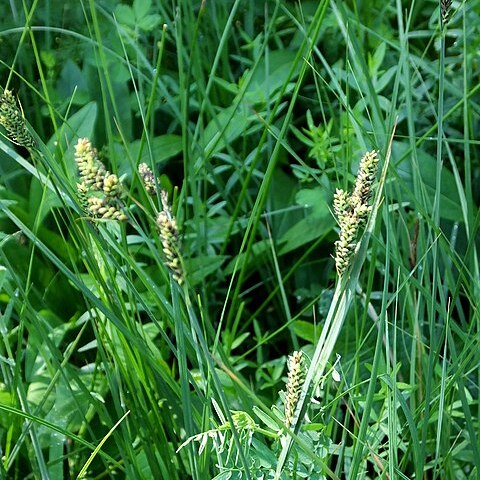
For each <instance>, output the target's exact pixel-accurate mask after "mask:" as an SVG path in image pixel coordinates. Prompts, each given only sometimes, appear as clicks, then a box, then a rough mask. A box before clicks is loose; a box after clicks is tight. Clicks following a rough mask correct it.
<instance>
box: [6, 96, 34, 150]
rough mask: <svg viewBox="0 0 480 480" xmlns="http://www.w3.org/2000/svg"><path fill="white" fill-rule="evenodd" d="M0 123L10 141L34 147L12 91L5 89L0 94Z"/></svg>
mask: <svg viewBox="0 0 480 480" xmlns="http://www.w3.org/2000/svg"><path fill="white" fill-rule="evenodd" d="M0 125H2V126H3V128H5V130H6V131H7V136H8V138H9V140H10V141H11V142H13V143H15V144H17V145H20V146H22V147H25V148H28V149H33V148H35V147H36V145H37V144H36V142H35V140H34V138H33V136H32V134H31V133H30V132H29V131H28V128H27V123H26V121H25V117H24V116H23V112H22V110H21V108H20V107H19V104H17V100H16V99H15V97H14V95H13V93H12V92H11V91H10V90H7V89H5V90H4V91H3V94H2V95H1V96H0Z"/></svg>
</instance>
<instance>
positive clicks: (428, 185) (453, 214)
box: [391, 143, 464, 222]
mask: <svg viewBox="0 0 480 480" xmlns="http://www.w3.org/2000/svg"><path fill="white" fill-rule="evenodd" d="M407 148H408V147H407V146H406V145H405V144H400V143H397V144H396V145H395V148H394V151H395V152H396V153H397V158H400V157H401V156H402V153H403V152H404V151H405V150H406V149H407ZM417 160H418V165H419V171H418V172H416V175H420V178H421V179H422V182H423V185H424V188H425V191H426V193H427V195H428V204H427V205H423V207H424V208H425V209H426V210H427V213H431V211H432V210H431V209H432V206H433V203H434V198H435V193H436V185H435V181H436V180H435V177H436V173H435V171H436V160H435V158H433V157H432V156H431V155H429V154H428V153H425V152H422V151H421V150H418V151H417ZM412 168H413V164H412V157H411V155H408V156H407V157H406V158H405V159H404V160H403V161H402V162H401V163H400V164H398V165H397V173H398V175H399V176H400V178H401V179H402V180H403V182H405V184H406V187H407V188H402V185H399V189H397V188H392V189H391V191H392V196H393V198H394V199H396V200H398V201H402V202H405V201H409V202H410V204H411V206H412V207H413V208H415V205H416V202H418V199H417V198H414V185H413V175H414V174H413V172H412ZM440 188H441V192H440V217H441V218H443V219H445V220H452V221H460V222H461V221H463V220H464V218H463V213H462V208H461V205H460V197H459V195H458V190H457V186H456V183H455V177H454V176H453V173H452V172H450V170H448V164H444V166H443V168H442V176H441V187H440Z"/></svg>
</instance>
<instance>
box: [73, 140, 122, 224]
mask: <svg viewBox="0 0 480 480" xmlns="http://www.w3.org/2000/svg"><path fill="white" fill-rule="evenodd" d="M75 162H76V163H77V166H78V171H79V173H80V177H81V181H80V183H77V194H78V198H79V200H80V202H81V204H82V207H83V208H84V210H85V212H86V213H87V214H88V215H90V216H92V217H94V218H101V219H104V220H118V221H120V222H124V221H126V220H128V217H127V216H126V215H125V214H124V213H123V212H122V210H121V207H122V202H121V199H120V197H121V194H122V184H121V181H120V179H119V178H118V177H117V175H115V174H113V173H110V172H108V171H107V170H106V168H105V166H104V165H103V163H102V162H101V161H100V160H99V158H98V153H97V150H96V149H95V148H94V147H93V146H92V143H91V142H90V140H89V139H88V138H80V139H79V140H78V141H77V144H76V145H75Z"/></svg>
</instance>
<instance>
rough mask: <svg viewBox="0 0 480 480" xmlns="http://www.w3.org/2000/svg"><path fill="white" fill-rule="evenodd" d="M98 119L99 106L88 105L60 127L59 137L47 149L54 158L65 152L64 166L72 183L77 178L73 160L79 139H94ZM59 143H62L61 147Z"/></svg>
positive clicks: (52, 139)
mask: <svg viewBox="0 0 480 480" xmlns="http://www.w3.org/2000/svg"><path fill="white" fill-rule="evenodd" d="M96 119H97V104H96V103H95V102H90V103H87V105H85V106H84V107H83V108H81V109H80V110H79V111H78V112H76V113H74V114H73V115H72V116H71V117H69V118H68V119H67V120H66V121H65V123H64V124H63V125H62V126H61V127H60V130H59V133H58V136H57V135H53V136H52V137H51V138H50V140H49V141H48V143H47V148H48V149H49V150H50V152H51V153H52V155H53V156H54V157H55V156H58V155H60V154H61V152H63V165H64V167H65V169H66V172H67V176H68V177H69V178H70V179H71V180H72V182H73V181H74V180H75V179H76V177H77V167H76V165H75V162H74V160H73V152H74V148H75V144H76V143H77V139H78V138H83V137H87V138H92V137H93V132H94V131H95V121H96ZM58 141H60V145H59V144H58ZM60 147H61V148H60Z"/></svg>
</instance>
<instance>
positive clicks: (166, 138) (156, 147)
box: [129, 134, 182, 165]
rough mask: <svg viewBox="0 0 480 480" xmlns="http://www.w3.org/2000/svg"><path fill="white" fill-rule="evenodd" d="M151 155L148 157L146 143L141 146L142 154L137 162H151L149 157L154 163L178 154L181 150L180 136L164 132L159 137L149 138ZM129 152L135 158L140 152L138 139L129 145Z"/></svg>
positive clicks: (148, 163)
mask: <svg viewBox="0 0 480 480" xmlns="http://www.w3.org/2000/svg"><path fill="white" fill-rule="evenodd" d="M150 144H151V147H152V156H151V157H150V151H149V149H148V145H147V144H145V145H144V146H143V150H142V155H141V157H140V159H139V163H142V162H143V163H146V164H147V165H150V164H151V160H150V159H151V158H153V162H154V164H155V165H158V164H159V163H162V162H164V161H165V160H168V159H169V158H171V157H173V156H175V155H177V154H179V153H180V152H181V151H182V137H180V136H179V135H173V134H166V135H161V136H159V137H155V138H153V139H152V140H151V143H150ZM129 150H130V154H131V155H132V157H133V158H135V159H137V158H138V157H139V154H140V140H136V141H134V142H132V143H131V144H130V145H129Z"/></svg>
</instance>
